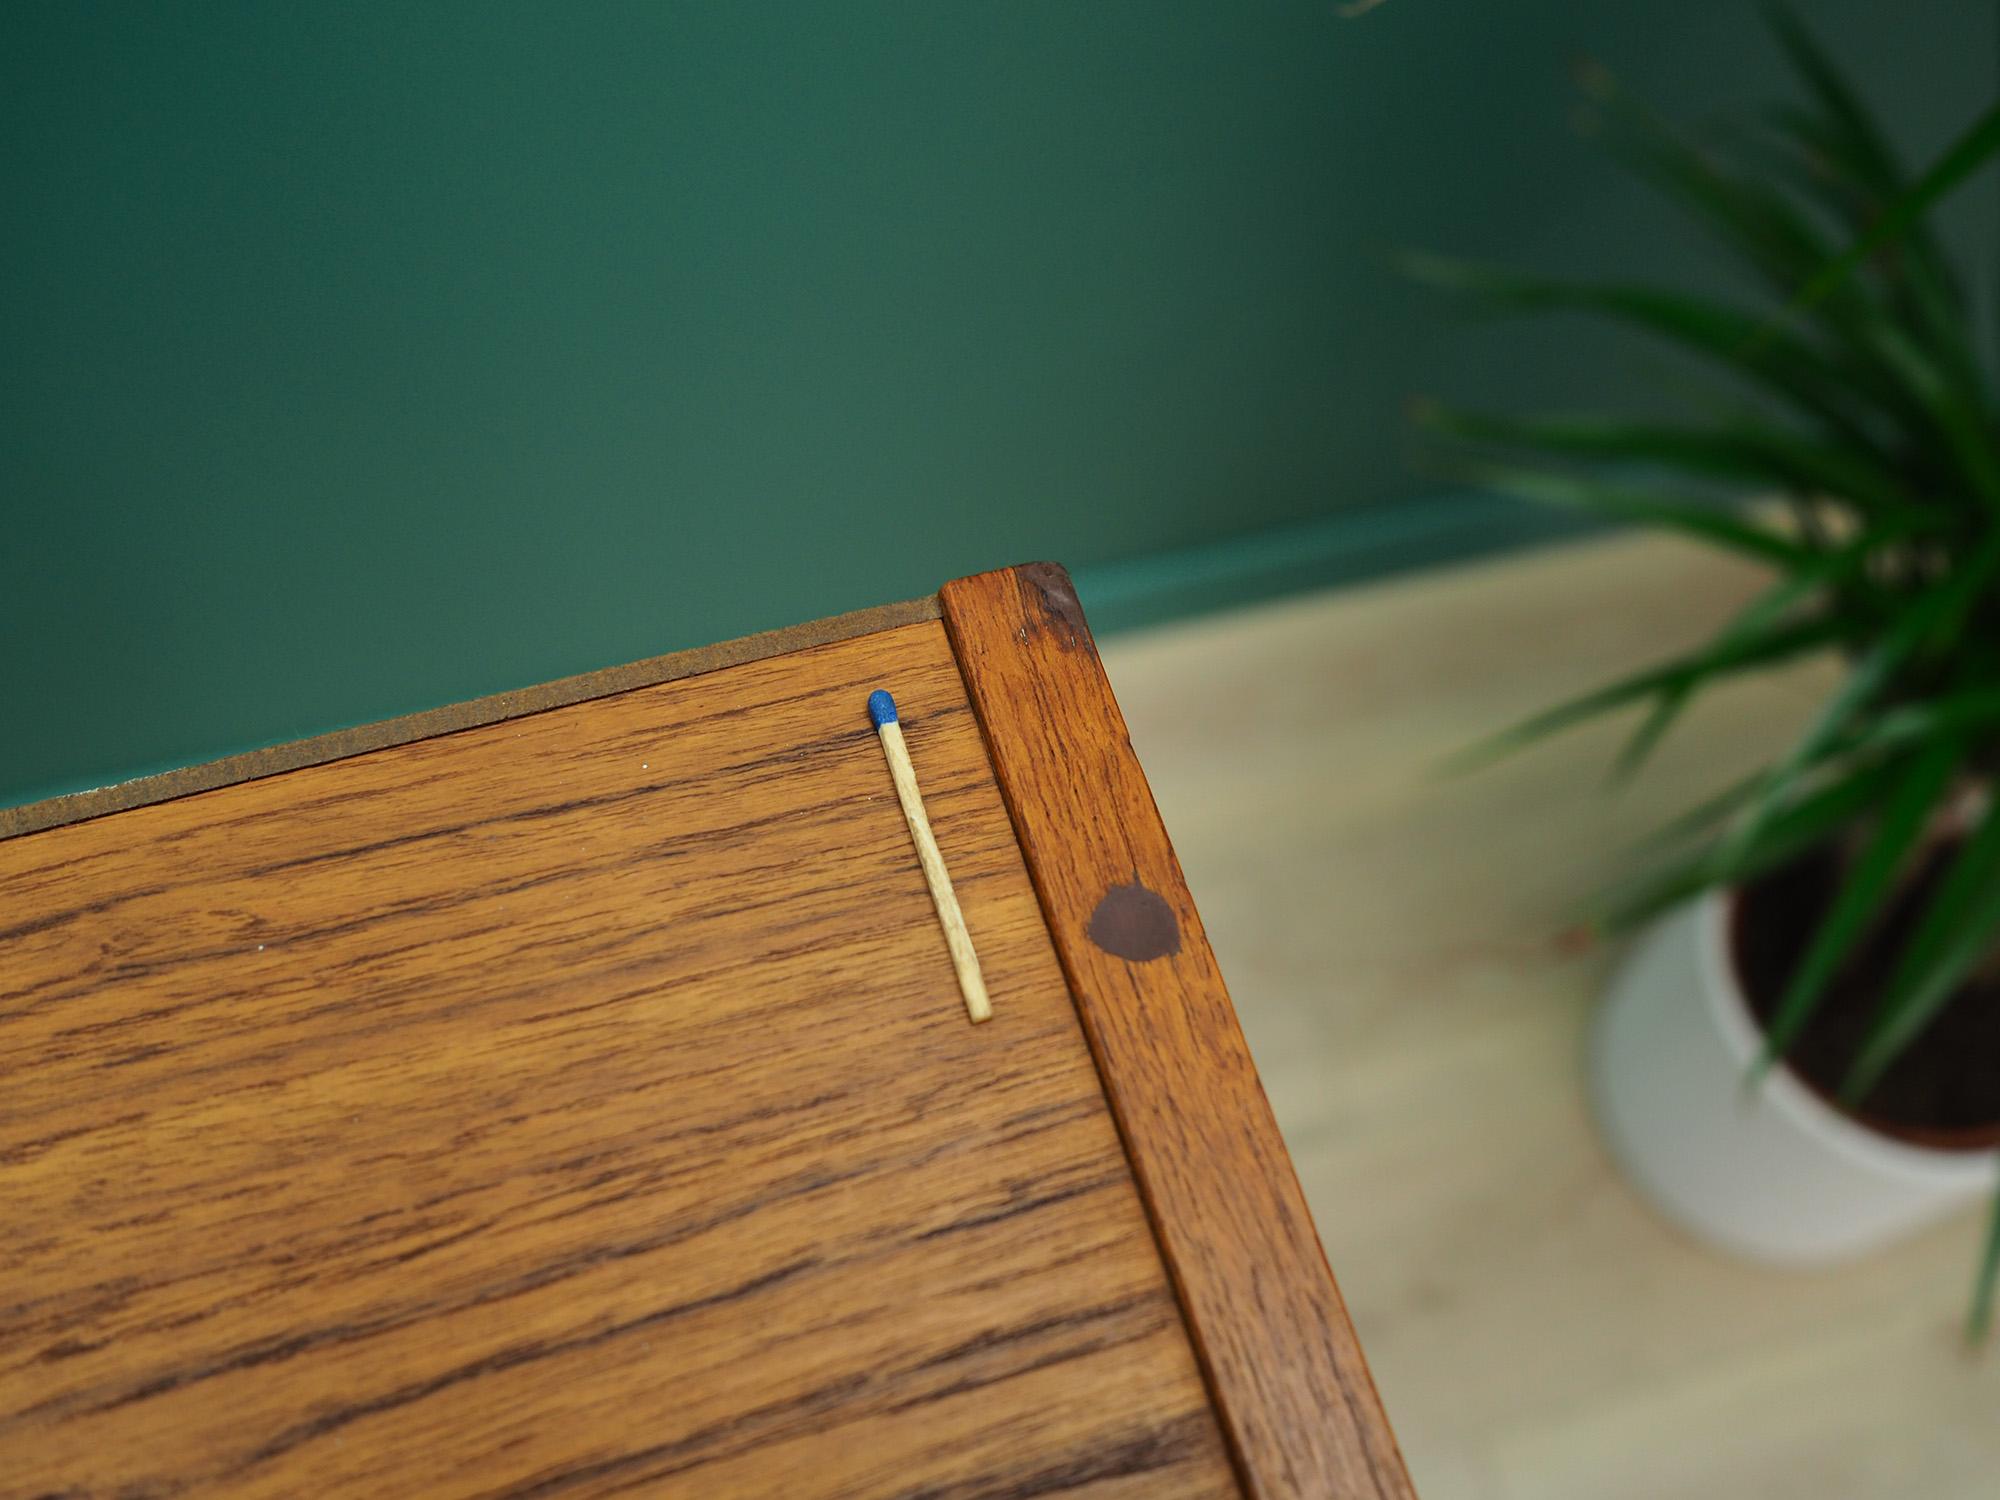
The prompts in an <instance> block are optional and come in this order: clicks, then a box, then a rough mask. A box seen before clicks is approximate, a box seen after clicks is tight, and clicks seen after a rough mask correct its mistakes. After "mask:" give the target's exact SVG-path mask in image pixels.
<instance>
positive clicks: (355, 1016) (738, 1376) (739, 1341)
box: [0, 567, 1408, 1500]
mask: <svg viewBox="0 0 2000 1500" xmlns="http://www.w3.org/2000/svg"><path fill="white" fill-rule="evenodd" d="M878 687H880V688H887V689H889V690H891V691H892V692H894V694H895V696H896V698H897V701H898V703H899V704H900V705H901V709H902V717H903V727H904V731H905V733H906V736H907V739H908V742H909V746H910V751H911V755H912V757H913V759H914V762H915V765H916V769H917V773H918V776H919V778H920V779H921V782H922V786H923V791H924V797H925V801H926V804H927V805H928V807H929V811H930V817H931V821H932V823H933V826H934V827H935V829H936V833H937V837H938V841H939V843H940V845H941V847H942V850H943V854H944V857H945V861H946V863H947V865H948V867H949V869H950V871H951V873H952V877H953V881H954V884H955V886H956V888H957V891H958V895H959V899H960V902H961V903H962V905H963V908H964V911H965V915H966V920H967V923H968V925H969V928H970V931H971V933H972V936H973V939H974V942H975V943H976V945H977V947H978V951H979V955H980V959H981V961H982V964H983V967H984V971H985V975H986V980H987V984H988V986H989V989H990V991H991V995H992V1002H993V1010H994V1015H993V1019H992V1021H991V1022H989V1023H987V1024H985V1025H981V1026H974V1025H971V1024H970V1023H969V1022H968V1020H967V1018H966V1014H965V1010H964V1007H963V1006H962V1004H961V1003H960V999H959V994H958V988H957V984H956V981H955V978H954V974H953V970H952V966H951V962H950V958H949V956H948V954H947V951H946V947H945V942H944V939H943V936H942V933H941V931H940V929H939V925H938V920H937V917H936V914H935V912H934V910H933V908H932V906H931V903H930V898H929V896H928V894H927V892H926V888H925V885H924V880H923V876H922V874H921V872H920V870H919V867H918V863H917V860H916V857H915V854H914V851H913V850H912V847H911V844H910V838H909V834H908V832H907V830H906V828H905V826H904V823H903V819H902V816H901V813H900V811H899V809H898V805H897V801H896V797H895V794H894V791H893V789H892V787H891V784H890V779H889V773H888V770H887V768H886V766H885V763H884V760H883V756H882V752H881V749H880V747H879V746H878V744H877V742H876V738H875V735H874V732H873V730H872V729H871V727H870V725H869V722H868V718H867V715H866V713H865V711H864V704H865V701H866V699H867V696H868V694H869V692H870V691H871V690H872V689H875V688H878ZM0 835H4V837H0V1496H16V1495H19V1496H28V1495H42V1494H51V1493H53V1494H77V1495H105V1496H110V1495H134V1496H137V1495H155V1494H158V1495H167V1494H228V1495H271V1496H291V1495H315V1496H388V1495H423V1496H500V1495H509V1496H544V1495H546V1496H556V1495H563V1496H570V1495H574V1496H596V1495H613V1494H649V1495H669V1496H690V1497H693V1496H699V1497H717V1496H766V1495H769V1496H784V1497H833V1496H857V1497H858V1496H903V1497H912V1500H914V1497H918V1496H923V1497H936V1500H945V1497H953V1500H958V1497H963V1500H973V1497H991V1500H998V1497H1002V1496H1023V1497H1025V1496H1040V1495H1057V1494H1061V1495H1071V1494H1075V1495H1092V1496H1134V1497H1138V1496H1144V1497H1179V1496H1185V1497H1196V1496H1201V1497H1207V1496H1224V1495H1236V1494H1247V1495H1253V1496H1270V1497H1277V1496H1299V1497H1313V1500H1318V1497H1331V1496H1348V1495H1353V1496H1377V1495H1380V1496H1401V1495H1406V1494H1407V1493H1408V1487H1407V1480H1406V1479H1405V1478H1404V1477H1403V1472H1402V1468H1401V1465H1400V1462H1399V1460H1398V1458H1397V1455H1396V1451H1395V1446H1394V1442H1393V1439H1392V1438H1391V1437H1390V1434H1389V1430H1388V1427H1387V1425H1386V1423H1385V1421H1384V1420H1383V1417H1382V1414H1381V1411H1380V1408H1379V1405H1378V1403H1377V1401H1376V1398H1375V1394H1374V1391H1373V1388H1372V1386H1371V1384H1370V1382H1369V1379H1368V1374H1367V1370H1366V1367H1365V1365H1364V1363H1363V1361H1362V1358H1361V1355H1360V1351H1359V1349H1358V1348H1357V1347H1356V1345H1355V1343H1354V1340H1353V1335H1352V1331H1351V1329H1350V1328H1349V1326H1348V1323H1347V1319H1346V1316H1345V1313H1344V1311H1343V1309H1342V1307H1341V1304H1340V1299H1339V1295H1338V1293H1337V1292H1336V1290H1335V1288H1334V1283H1333V1280H1332V1278H1331V1276H1330V1275H1329V1273H1328V1271H1327V1268H1326V1264H1325V1261H1324V1258H1323V1257H1322V1255H1321V1253H1320V1250H1319V1245H1318V1241H1317V1238H1316V1236H1315V1234H1314V1231H1313V1228H1312V1224H1311V1220H1310V1219H1309V1217H1308V1216H1307V1213H1306V1209H1305V1205H1304V1201H1303V1199H1302V1198H1301V1197H1300V1194H1299V1191H1298V1187H1297V1184H1296V1182H1295V1181H1294V1179H1293V1176H1292V1172H1291V1168H1290V1165H1289V1163H1288V1161H1287V1159H1286V1157H1285V1155H1284V1151H1283V1147H1282V1145H1281V1143H1280V1141H1279V1138H1278V1134H1277V1131H1276V1127H1275V1125H1274V1124H1273V1122H1272V1119H1271V1116H1270V1112H1269V1110H1268V1108H1267V1107H1266V1105H1265V1103H1264V1099H1263V1094H1262V1091H1261V1088H1260V1086H1259V1084H1258V1082H1257V1078H1256V1074H1255V1071H1254V1069H1253V1068H1252V1066H1251V1063H1250V1059H1249V1054H1248V1052H1247V1050H1246V1048H1245V1046H1244V1044H1243V1040H1242V1037H1241V1034H1240V1033H1239V1032H1238V1030H1237V1028H1236V1025H1235V1021H1234V1017H1233V1015H1232V1013H1231V1011H1230V1007H1229V1001H1228V997H1227V994H1226V993H1225V991H1224V989H1223V986H1222V981H1221V978H1220V976H1219V974H1218V973H1217V971H1216V968H1215V964H1214V959H1213V957H1212V955H1211V954H1210V952H1209V950H1208V946H1207V943H1206V941H1205V940H1204V938H1203V936H1202V931H1201V925H1200V919H1199V917H1198V915H1197V914H1196V912H1195V910H1194V907H1193V905H1192V903H1191V902H1190V901H1189V899H1188V895H1187V891H1186V888H1185V886H1184V885H1183V883H1182V881H1181V878H1180V873H1179V869H1178V866H1177V865H1176V864H1175V862H1174V858H1173V853H1172V850H1171V848H1170V846H1169V845H1168V842H1167V838H1166V835H1165V833H1164V831H1163V830H1162V829H1161V827H1160V824H1159V820H1158V818H1157V816H1156V814H1155V813H1154V810H1153V806H1152V802H1151V799H1150V796H1149V794H1148V793H1147V791H1146V787H1145V782H1144V780H1143V778H1142V776H1141V774H1140V771H1139V768H1138V766H1137V764H1136V762H1135V761H1134V760H1133V758H1132V754H1131V750H1130V747H1129V745H1128V744H1127V742H1126V740H1125V736H1124V731H1123V726H1122V723H1121V722H1120V720H1119V717H1118V713H1117V708H1116V706H1115V704H1114V703H1113V701H1112V699H1111V696H1110V693H1109V691H1108V689H1107V687H1106V685H1105V682H1104V678H1103V675H1102V673H1101V671H1100V670H1099V668H1098V665H1097V660H1096V654H1095V649H1094V647H1093V646H1092V644H1091V640H1090V636H1089V632H1088V629H1087V627H1086V626H1085V624H1084V622H1083V619H1082V616H1081V614H1080V612H1078V610H1077V609H1076V607H1075V600H1074V596H1073V595H1072V594H1071V593H1070V592H1069V590H1068V584H1067V580H1066V578H1065V577H1064V576H1063V575H1062V573H1061V571H1060V570H1059V569H1054V568H1047V567H1025V568H1019V569H1009V570H1004V571H1002V572H999V573H993V574H985V575H981V576H980V577H977V578H972V579H965V580H961V581H959V582H956V583H953V584H949V585H947V586H946V587H945V589H944V590H942V591H941V593H940V594H939V596H938V597H937V598H935V599H929V600H923V601H918V602H917V603H915V604H911V605H904V606H894V607H891V608H889V609H885V610H879V611H870V612H867V613H864V614H861V615H854V616H846V617H842V618H839V619H836V620H830V621H824V622H820V623H819V624H817V625H814V626H809V627H804V628H802V629H799V630H795V631H787V632H779V633H777V634H774V635H771V636H764V637H756V638H752V639H750V640H748V641H741V642H734V643H731V644H729V645H727V646H723V647H717V648H712V649H710V650H707V651H699V652H689V653H682V654H680V655H677V656H670V657H664V658H660V659H658V660H655V661H651V662H645V663H640V664H637V665H635V666H633V667H628V668H620V669H615V670H613V671H610V672H605V673H597V674H592V675H591V676H588V677H584V678H576V679H571V680H569V681H566V682H562V683H556V684H551V685H549V686H547V687H544V688H539V689H534V690H530V691H527V692H524V693H517V694H509V695H504V696H502V697H500V698H496V699H488V700H482V701H480V702H477V703H471V704H464V705H459V706H457V707H454V708H452V709H447V710H443V711H440V712H439V713H436V714H427V715H420V716H417V717H415V718H412V719H407V720H398V721H393V722H392V723H390V724H386V725H378V726H371V727H369V728H367V729H363V730H358V731H352V732H347V733H343V734H339V735H333V736H327V737H325V738H322V739H319V740H310V741H305V742H301V743H299V744H296V745H290V746H285V747H281V748H279V749H277V750H273V751H266V752H258V753H257V754H254V755H251V756H244V757H237V758H234V759H233V760H230V761H223V762H218V763H216V764H215V765H212V766H207V767H199V768H194V769H192V770H190V771H185V772H177V773H173V774H171V775H168V776H165V777H159V778H153V779H150V780H148V781H142V782H134V783H128V784H126V785H124V786H121V787H116V788H111V789H107V790H106V791H104V792H98V793H87V794H83V795H81V796H78V797H73V798H64V799H59V800H57V801H54V802H50V803H42V804H37V805H35V806H31V807H27V808H17V809H12V810H9V811H7V812H4V813H0Z"/></svg>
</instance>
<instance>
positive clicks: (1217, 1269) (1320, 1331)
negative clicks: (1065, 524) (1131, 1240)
mask: <svg viewBox="0 0 2000 1500" xmlns="http://www.w3.org/2000/svg"><path fill="white" fill-rule="evenodd" d="M941 598H942V601H943V604H944V619H945V625H946V628H947V629H948V630H949V631H950V633H951V639H952V644H953V647H954V648H955V650H956V651H957V653H958V660H959V668H960V670H961V671H962V672H963V673H964V674H965V680H966V683H967V685H968V687H969V688H970V690H971V696H972V702H973V706H974V708H975V710H976V711H977V713H978V714H979V717H980V722H981V724H982V726H983V728H984V730H985V733H986V738H987V744H988V747H989V749H990V750H991V753H992V756H993V762H994V767H995V770H996V772H997V774H998V776H999V778H1000V785H1001V789H1002V791H1003V792H1004V793H1005V795H1006V798H1007V805H1008V807H1009V809H1010V810H1011V812H1012V814H1013V817H1014V824H1015V830H1016V832H1017V833H1018V835H1019V837H1020V840H1021V844H1022V847H1023V849H1024V851H1025V852H1026V855H1027V859H1028V866H1029V870H1030V873H1031V874H1032V875H1033V877H1034V880H1035V884H1036V887H1037V889H1038V891H1039V892H1040V895H1041V899H1042V908H1043V912H1044V914H1045V916H1046V918H1047V921H1048V924H1049V928H1050V931H1051V933H1052V935H1053V936H1054V938H1055V943H1056V949H1057V952H1058V953H1059V954H1060V955H1061V957H1062V962H1063V968H1064V970H1065V972H1066V973H1067V974H1068V976H1069V981H1070V988H1071V991H1072V992H1073V994H1074V996H1075V998H1076V1003H1077V1007H1078V1009H1079V1011H1080V1012H1081V1014H1082V1016H1083V1021H1084V1027H1085V1030H1086V1031H1087V1032H1088V1034H1089V1037H1090V1042H1091V1047H1092V1049H1093V1051H1094V1052H1095V1054H1096V1057H1097V1063H1098V1067H1099V1069H1100V1071H1101V1072H1102V1074H1103V1077H1104V1082H1105V1087H1106V1092H1107V1093H1108V1095H1109V1097H1110V1099H1111V1102H1112V1108H1113V1110H1114V1112H1115V1113H1116V1115H1117V1117H1118V1122H1119V1126H1120V1128H1121V1129H1122V1131H1123V1133H1124V1137H1125V1145H1126V1149H1127V1151H1128V1152H1129V1154H1130V1156H1131V1158H1132V1162H1133V1165H1134V1167H1135V1168H1136V1169H1137V1172H1138V1175H1139V1181H1140V1186H1141V1188H1142V1190H1143V1192H1144V1194H1145V1197H1146V1202H1147V1207H1148V1209H1149V1211H1150V1213H1151V1215H1152V1219H1153V1226H1154V1229H1155V1231H1156V1232H1157V1234H1158V1235H1159V1238H1160V1243H1161V1245H1162V1247H1163V1248H1164V1250H1165V1252H1166V1257H1167V1263H1168V1266H1169V1267H1170V1269H1171V1270H1172V1272H1173V1275H1174V1279H1175V1283H1176V1285H1177V1287H1178V1289H1179V1293H1180V1297H1181V1301H1182V1305H1183V1306H1184V1307H1185V1309H1186V1311H1187V1315H1188V1321H1189V1324H1190V1326H1191V1327H1192V1329H1193V1332H1194V1336H1195V1344H1196V1347H1197V1349H1198V1350H1199V1352H1200V1354H1201V1357H1202V1362H1203V1366H1204V1369H1205V1372H1206V1374H1207V1377H1208V1380H1209V1384H1210V1387H1211V1389H1212V1391H1213V1393H1214V1397H1215V1401H1216V1404H1217V1407H1218V1409H1219V1410H1220V1411H1221V1413H1222V1416H1223V1426H1224V1430H1225V1432H1226V1433H1227V1435H1228V1437H1229V1439H1230V1442H1231V1445H1232V1448H1233V1449H1234V1451H1235V1454H1236V1458H1237V1461H1238V1465H1239V1468H1240V1471H1241V1474H1242V1477H1243V1480H1244V1484H1245V1488H1246V1490H1247V1491H1248V1492H1249V1493H1251V1494H1254V1495H1256V1496H1259V1497H1263V1500H1280V1497H1283V1500H1329V1497H1335V1496H1342V1497H1346V1496H1382V1497H1400V1496H1408V1495H1410V1494H1411V1493H1412V1492H1411V1489H1410V1484H1409V1479H1408V1476H1407V1475H1406V1474H1405V1472H1404V1469H1403V1464H1402V1459H1401V1457H1400V1455H1399V1454H1398V1453H1397V1450H1396V1443H1395V1439H1394V1437H1393V1435H1392V1434H1391V1432H1390V1430H1389V1424H1388V1421H1387V1419H1386V1418H1385V1417H1384V1415H1383V1412H1382V1407H1381V1403H1380V1401H1379V1400H1378V1398H1377V1396H1376V1394H1375V1387H1374V1383H1373V1381H1372V1380H1371V1379H1370V1378H1369V1374H1368V1367H1367V1364H1366V1363H1365V1361H1364V1360H1363V1358H1362V1354H1361V1349H1360V1346H1359V1345H1358V1344H1357V1343H1356V1342H1355V1338H1354V1330H1353V1328H1352V1326H1351V1325H1350V1323H1349V1322H1348V1318H1347V1311H1346V1308H1345V1307H1344V1306H1343V1305H1342V1303H1341V1299H1340V1293H1339V1291H1338V1289H1337V1288H1336V1287H1335V1285H1334V1281H1333V1276H1332V1273H1331V1271H1330V1270H1329V1269H1328V1267H1327V1264H1326V1256H1325V1252H1324V1251H1323V1250H1322V1249H1321V1247H1320V1243H1319V1237H1318V1235H1317V1233H1316V1232H1315V1231H1314V1228H1313V1223H1312V1219H1311V1217H1310V1215H1309V1213H1308V1211H1307V1208H1306V1203H1305V1199H1304V1196H1303V1195H1302V1194H1301V1192H1300V1190H1299V1185H1298V1179H1297V1177H1296V1176H1295V1174H1294V1173H1293V1170H1292V1166H1291V1161H1290V1158H1289V1157H1287V1155H1286V1154H1285V1148H1284V1143H1283V1141H1282V1140H1281V1139H1280V1137H1279V1134H1278V1127H1277V1122H1276V1120H1275V1119H1274V1118H1273V1116H1272V1114H1271V1110H1270V1106H1269V1104H1268V1103H1267V1102H1266V1100H1265V1098H1264V1091H1263V1087H1262V1085H1261V1084H1260V1083H1259V1081H1258V1078H1257V1073H1256V1069H1255V1068H1254V1066H1253V1065H1252V1063H1251V1059H1250V1052H1249V1048H1248V1046H1247V1045H1246V1044H1245V1042H1244V1039H1243V1034H1242V1031H1241V1030H1240V1029H1239V1028H1238V1026H1237V1023H1236V1015H1235V1011H1234V1009H1233V1008H1232V1007H1231V1005H1230V1002H1229V995H1228V991H1227V990H1226V989H1225V988H1224V987H1223V982H1222V975H1221V973H1220V971H1219V970H1218V969H1217V967H1216V963H1215V957H1214V955H1213V953H1211V952H1210V950H1209V946H1208V941H1207V939H1206V938H1205V937H1204V936H1203V933H1202V929H1201V919H1200V917H1199V916H1198V915H1197V914H1196V912H1195V908H1194V902H1193V900H1192V899H1191V898H1190V896H1189V894H1188V890H1187V886H1186V884H1185V882H1184V881H1183V879H1182V877H1181V871H1180V865H1179V863H1178V861H1176V859H1175V857H1174V851H1173V847H1172V845H1171V844H1170V843H1169V842H1168V839H1167V834H1166V830H1165V829H1164V828H1163V827H1162V826H1161V823H1160V819H1159V814H1158V812H1157V811H1156V809H1155V808H1154V805H1153V798H1152V793H1151V791H1150V790H1149V789H1148V787H1147V785H1146V780H1145V776H1144V774H1143V773H1142V772H1141V771H1140V769H1139V764H1138V761H1137V760H1136V759H1135V758H1134V756H1133V754H1132V747H1131V744H1130V741H1129V740H1128V739H1127V737H1126V733H1125V724H1124V720H1123V719H1122V718H1121V717H1120V715H1119V712H1118V705H1117V703H1116V702H1115V701H1114V700H1113V698H1112V696H1111V690H1110V686H1109V684H1108V683H1107V682H1106V680H1105V677H1104V672H1103V669H1102V668H1101V667H1100V665H1099V664H1098V660H1097V651H1096V647H1095V645H1094V644H1093V642H1092V640H1091V636H1090V630H1089V627H1088V626H1087V625H1086V624H1085V622H1084V619H1083V615H1082V612H1081V610H1080V609H1079V608H1078V606H1077V602H1076V595H1075V593H1074V591H1073V590H1072V589H1071V587H1070V584H1069V579H1068V576H1067V575H1066V574H1065V573H1064V572H1063V571H1062V569H1060V568H1057V567H1053V566H1050V565H1046V564H1035V565H1029V566H1026V567H1021V568H1009V569H1004V570H1002V571H1000V572H996V573H985V574H981V575H979V576H977V577H974V578H967V579H961V580H959V581H957V582H954V583H951V584H947V585H946V586H945V588H944V590H943V592H942V595H941Z"/></svg>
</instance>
